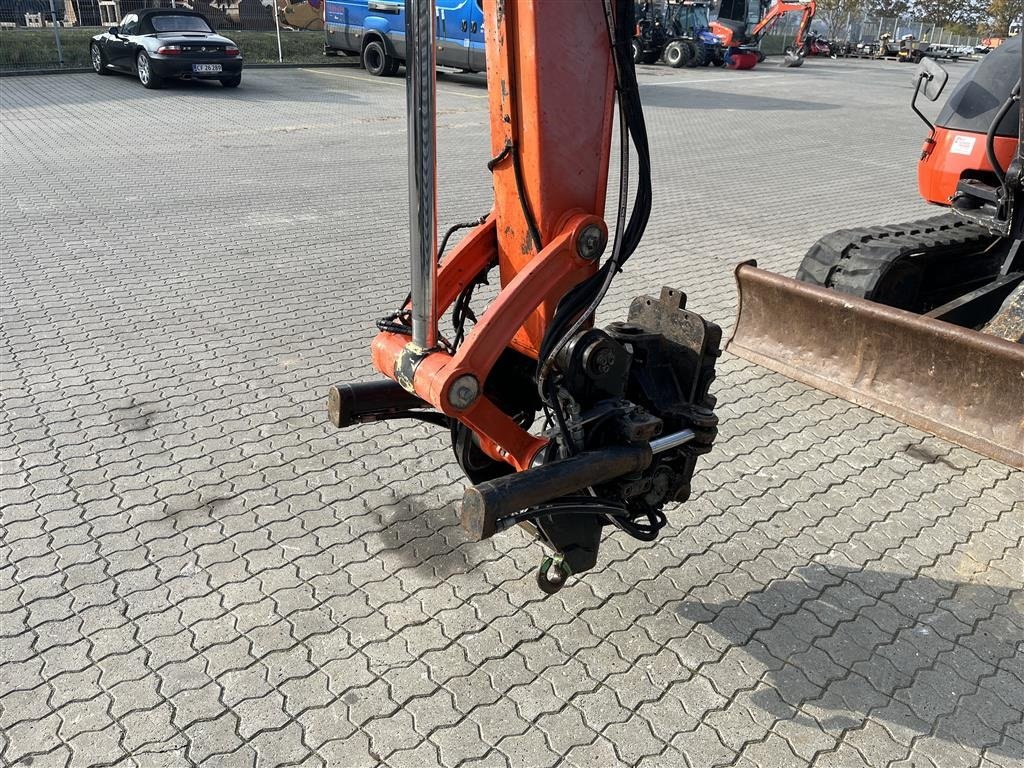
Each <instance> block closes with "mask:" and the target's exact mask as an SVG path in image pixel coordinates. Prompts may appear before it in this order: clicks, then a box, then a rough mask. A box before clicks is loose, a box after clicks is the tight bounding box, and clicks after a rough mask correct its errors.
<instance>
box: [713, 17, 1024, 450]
mask: <svg viewBox="0 0 1024 768" xmlns="http://www.w3.org/2000/svg"><path fill="white" fill-rule="evenodd" d="M1022 78H1024V50H1022V47H1021V39H1020V38H1019V37H1017V38H1014V39H1012V40H1010V41H1009V42H1007V43H1005V44H1004V45H1002V46H1000V47H999V48H997V49H996V50H995V51H993V52H992V53H989V54H988V55H987V56H985V58H984V59H982V60H981V61H980V62H979V63H977V64H975V65H974V67H973V68H972V69H971V70H970V71H968V72H967V73H965V75H964V76H963V78H962V79H961V80H960V82H959V83H958V84H957V86H956V88H955V89H954V90H953V92H952V93H951V94H950V97H949V99H948V100H947V102H946V104H945V106H944V107H943V109H942V110H941V111H940V112H939V115H938V117H937V118H936V120H935V123H934V124H933V123H932V122H931V121H930V120H928V118H927V117H926V116H925V115H924V114H923V113H922V112H921V111H920V110H919V109H918V108H917V98H918V96H919V95H921V94H922V93H923V94H924V96H925V97H926V98H928V99H931V100H932V101H934V100H936V99H938V97H939V95H940V94H941V92H942V90H943V87H944V86H945V84H946V81H947V74H946V72H945V71H943V69H942V67H941V66H940V65H939V64H937V63H936V62H935V61H933V60H932V59H928V58H925V59H923V60H922V61H921V64H920V66H919V68H918V71H917V73H916V74H915V78H914V98H913V100H912V102H911V106H912V108H913V109H914V111H915V112H917V114H918V116H920V117H921V119H922V120H924V121H925V122H926V123H927V124H928V127H929V132H928V135H927V136H926V138H925V142H924V146H923V148H922V151H921V155H920V158H919V160H918V188H919V190H920V193H921V196H922V197H923V198H924V199H925V200H927V201H928V202H930V203H934V204H936V205H940V206H943V207H944V208H946V212H945V213H943V214H941V215H939V216H933V217H931V218H927V219H921V220H918V221H910V222H900V223H896V224H885V225H881V226H871V227H859V228H856V229H842V230H839V231H836V232H832V233H831V234H828V235H825V236H824V237H822V238H821V239H819V240H818V242H816V243H814V244H813V245H812V246H811V248H810V250H808V251H807V254H806V255H805V256H804V259H803V262H802V263H801V265H800V268H799V270H798V271H797V273H796V278H797V279H796V280H792V279H790V278H787V277H783V276H782V275H774V274H772V273H770V272H765V271H763V270H759V269H756V268H755V267H754V266H751V265H749V264H746V265H741V266H740V267H739V268H738V269H737V271H736V279H737V284H738V286H739V293H740V313H739V318H738V319H737V321H736V328H735V331H734V334H733V338H732V340H731V341H730V343H729V350H730V351H731V352H733V353H735V354H737V355H739V356H740V357H744V358H746V359H748V360H751V361H753V362H756V363H759V364H761V365H764V366H766V367H768V368H772V369H774V370H776V371H779V372H780V373H784V374H786V375H787V376H791V377H792V378H795V379H797V380H799V381H803V382H806V383H808V384H811V385H813V386H815V387H819V388H821V389H824V390H826V391H828V392H831V393H833V394H836V395H839V396H840V397H845V398H846V399H848V400H851V401H852V402H855V403H858V404H860V405H864V406H866V407H868V408H872V409H874V410H876V411H879V412H881V413H884V414H887V415H889V416H892V417H894V418H897V419H899V420H901V421H905V422H907V423H908V424H911V425H912V426H915V427H919V428H921V429H926V430H929V431H931V432H934V433H935V434H937V435H940V436H942V437H945V438H947V439H949V440H952V441H954V442H957V443H960V444H961V445H964V446H966V447H968V448H971V449H972V450H974V451H977V452H978V453H983V454H986V455H988V456H991V457H993V458H995V459H998V460H999V461H1002V462H1004V463H1006V464H1010V465H1012V466H1016V467H1019V468H1022V469H1024V141H1022V137H1024V130H1022V125H1024V110H1021V108H1020V100H1021V80H1022Z"/></svg>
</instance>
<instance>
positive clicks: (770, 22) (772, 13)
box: [750, 0, 817, 49]
mask: <svg viewBox="0 0 1024 768" xmlns="http://www.w3.org/2000/svg"><path fill="white" fill-rule="evenodd" d="M816 12H817V6H816V5H815V3H814V0H808V1H807V2H801V3H795V2H788V1H787V0H780V1H779V2H777V3H775V4H774V5H773V6H772V7H771V8H769V9H768V13H766V14H765V15H764V18H762V19H761V21H759V22H758V23H757V25H756V26H755V27H754V28H753V29H752V30H751V31H750V36H751V37H752V38H754V39H758V38H760V37H761V36H762V35H766V34H768V32H770V31H771V29H772V28H773V27H774V26H775V25H776V24H778V23H779V19H781V18H782V17H783V16H785V15H786V14H787V13H800V14H802V16H801V18H800V26H799V27H797V31H796V37H795V38H794V39H793V47H794V48H795V49H801V48H803V45H804V38H805V37H807V32H808V30H810V28H811V20H812V19H814V14H815V13H816Z"/></svg>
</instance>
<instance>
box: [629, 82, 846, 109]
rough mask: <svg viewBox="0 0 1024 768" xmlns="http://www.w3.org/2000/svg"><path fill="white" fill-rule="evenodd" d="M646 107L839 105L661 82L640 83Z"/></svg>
mask: <svg viewBox="0 0 1024 768" xmlns="http://www.w3.org/2000/svg"><path fill="white" fill-rule="evenodd" d="M640 93H641V94H642V96H641V98H642V101H643V104H644V107H645V108H646V107H667V108H670V109H704V110H712V109H734V110H743V111H749V112H759V111H762V110H768V111H775V112H817V111H821V110H828V109H838V108H839V107H838V105H836V104H829V103H827V102H822V101H813V100H802V99H776V98H774V97H771V96H758V95H756V94H753V93H724V92H720V91H714V90H709V89H703V88H688V87H686V86H685V85H682V84H681V85H679V86H674V85H673V86H669V85H668V84H665V85H662V84H659V83H647V84H641V85H640Z"/></svg>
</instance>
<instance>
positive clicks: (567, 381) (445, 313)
mask: <svg viewBox="0 0 1024 768" xmlns="http://www.w3.org/2000/svg"><path fill="white" fill-rule="evenodd" d="M405 13H406V33H407V38H406V39H407V43H408V48H407V56H406V64H407V70H408V71H407V79H406V88H407V101H408V120H409V126H408V127H409V130H408V138H409V216H410V228H409V229H410V252H411V265H412V269H411V273H412V274H411V278H412V279H411V283H412V290H411V292H410V294H409V296H408V297H407V298H405V299H404V300H403V301H401V302H400V303H399V304H398V306H397V309H396V310H395V311H394V312H392V313H391V314H389V315H387V316H386V317H384V318H382V319H381V320H380V321H379V323H378V329H379V332H378V333H377V335H376V337H375V338H374V340H373V343H372V358H373V364H374V366H375V367H376V368H377V370H378V371H379V372H380V373H381V374H383V376H384V378H383V379H382V380H378V381H368V382H360V383H342V384H337V385H335V386H333V387H332V388H331V389H330V393H329V399H328V411H329V415H330V418H331V420H332V421H333V423H334V424H335V425H336V426H338V427H350V426H352V425H356V424H359V423H361V422H372V421H379V420H385V419H402V418H411V419H419V420H420V421H423V422H426V423H428V424H432V425H436V426H437V427H440V428H441V429H444V430H445V431H447V432H448V433H449V434H450V436H451V444H452V448H453V450H454V453H455V458H456V460H457V462H458V463H459V465H460V466H461V468H462V469H463V471H464V472H465V474H466V476H467V478H468V479H469V481H470V482H471V483H472V485H471V486H469V487H468V488H467V489H466V491H465V494H464V497H463V501H462V507H461V518H462V524H463V526H464V528H465V529H466V530H467V531H468V532H469V534H470V536H471V537H473V538H475V539H484V538H487V537H490V536H493V535H494V534H496V533H499V532H501V531H504V530H506V529H508V528H510V527H512V526H515V525H519V526H522V527H523V528H525V529H527V530H528V531H529V532H530V533H531V534H532V535H533V536H534V537H536V538H537V539H538V540H539V541H540V542H542V543H543V544H544V545H546V546H547V547H548V549H549V550H550V553H549V554H548V556H546V557H545V558H544V559H543V560H542V562H541V566H540V568H539V570H538V574H537V583H538V585H539V586H540V588H541V589H542V590H544V591H545V592H548V593H551V592H555V591H557V590H558V589H560V588H561V587H562V586H563V585H564V584H565V583H566V580H567V579H568V577H569V576H570V575H571V574H578V573H582V572H583V571H586V570H587V569H589V568H591V567H593V566H594V564H595V563H596V562H597V557H598V549H599V546H600V543H601V539H602V536H603V534H604V532H605V530H606V529H614V530H618V531H621V532H623V533H625V534H628V535H630V536H633V537H636V538H638V539H641V540H644V541H651V540H653V539H655V538H656V537H657V536H658V534H659V531H660V530H661V529H662V528H663V527H664V526H665V524H666V522H667V518H666V514H665V511H664V509H665V507H666V505H669V504H673V503H676V502H682V501H685V500H686V499H687V498H688V497H689V495H690V482H691V478H692V477H693V473H694V471H695V469H696V466H697V461H698V458H699V457H700V455H701V454H704V453H706V452H708V451H709V450H710V449H711V446H712V443H713V441H714V439H715V436H716V434H717V418H716V416H715V413H714V406H715V399H714V396H713V395H711V394H710V393H709V388H710V386H711V383H712V380H713V379H714V366H715V361H716V358H717V357H718V355H719V345H720V342H721V330H720V328H719V327H718V326H717V325H715V324H714V323H711V322H709V321H707V320H705V319H703V318H702V317H701V316H699V315H697V314H695V313H694V312H691V311H689V310H688V309H686V296H685V294H683V293H682V292H681V291H678V290H673V289H671V288H663V289H662V291H661V294H660V296H659V297H657V298H648V297H645V296H640V297H638V298H637V299H636V300H634V301H633V303H632V306H631V308H630V310H629V316H628V318H627V319H626V320H625V322H618V323H613V324H611V325H610V326H608V327H607V328H603V329H602V328H596V327H594V325H593V318H594V313H595V310H596V309H597V307H598V305H599V304H600V303H601V301H602V299H603V298H604V296H605V294H606V293H607V291H608V288H609V286H610V285H611V282H612V280H613V279H614V277H615V276H616V274H618V273H619V272H620V271H621V270H622V269H623V268H624V267H625V266H626V263H627V261H628V260H629V258H630V256H631V255H632V254H633V253H634V252H635V251H636V249H637V246H638V245H639V244H640V238H641V236H642V235H643V233H644V229H645V227H646V225H647V220H648V218H649V216H650V211H651V159H650V151H649V148H648V143H647V131H646V127H645V124H644V115H643V110H642V109H641V105H640V94H639V90H638V87H637V80H636V71H635V69H634V64H633V55H632V53H633V52H632V38H633V31H634V28H635V23H636V22H635V20H634V1H633V0H576V2H553V1H552V0H484V13H485V24H484V28H485V30H486V55H487V88H488V98H489V106H490V133H491V148H492V152H493V157H492V159H491V160H490V162H489V163H488V164H487V167H488V168H489V170H490V171H491V173H492V175H493V180H494V202H493V205H491V206H490V210H489V212H488V213H487V214H485V215H484V216H483V217H482V219H481V220H480V221H479V222H477V223H475V224H472V225H469V232H468V234H466V235H465V237H463V238H462V240H461V241H460V242H459V243H458V244H457V245H455V246H454V247H453V248H452V249H451V250H450V251H449V250H447V249H446V244H447V243H448V240H449V238H450V236H451V234H452V232H453V231H454V229H455V228H453V229H451V230H449V231H448V234H447V235H445V237H444V238H443V239H442V240H441V245H440V248H439V247H438V245H437V234H436V232H437V225H436V215H435V211H436V194H435V192H436V190H435V114H436V108H435V97H434V94H435V85H434V63H435V62H434V58H435V46H434V45H433V44H432V42H433V40H434V30H433V24H434V19H435V14H434V11H433V3H432V2H430V1H429V0H406V3H405ZM616 107H617V109H616ZM616 125H617V127H618V137H619V141H618V145H619V147H620V155H619V158H618V165H619V169H618V170H619V173H618V194H617V201H616V202H615V205H614V208H613V219H614V229H613V230H612V231H613V232H614V236H613V237H611V238H610V235H609V230H610V229H611V228H610V227H609V222H608V221H606V220H605V217H604V212H605V196H606V186H607V182H608V168H609V161H610V157H611V146H612V142H611V139H612V133H613V129H614V128H615V127H616ZM633 158H635V161H636V168H631V167H630V166H631V161H632V159H633ZM632 177H635V178H636V179H637V180H638V181H637V188H636V191H635V193H634V194H633V195H632V196H631V195H630V190H629V184H630V179H631V178H632ZM631 197H632V205H630V199H631ZM494 276H496V277H497V279H498V281H499V282H500V286H501V287H500V290H499V292H498V294H497V297H496V298H494V299H493V300H492V301H491V302H490V303H489V305H487V306H486V307H484V308H481V307H480V306H479V302H477V304H476V305H474V290H475V289H476V288H477V287H478V286H479V285H481V284H483V283H485V282H487V281H488V279H492V278H493V277H494ZM449 312H450V315H449ZM443 320H444V330H443V331H442V321H443Z"/></svg>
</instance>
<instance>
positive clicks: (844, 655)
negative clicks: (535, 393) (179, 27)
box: [0, 61, 1024, 768]
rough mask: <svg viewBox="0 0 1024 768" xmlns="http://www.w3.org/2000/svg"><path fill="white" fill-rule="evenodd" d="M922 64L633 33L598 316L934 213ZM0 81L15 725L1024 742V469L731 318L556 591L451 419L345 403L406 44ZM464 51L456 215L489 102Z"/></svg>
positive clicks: (1008, 751)
mask: <svg viewBox="0 0 1024 768" xmlns="http://www.w3.org/2000/svg"><path fill="white" fill-rule="evenodd" d="M963 69H964V68H963V67H962V66H961V67H958V68H956V70H955V71H956V73H957V74H959V73H961V72H962V71H963ZM908 73H909V70H908V69H906V68H903V67H900V66H897V65H895V64H888V65H885V64H872V63H855V62H848V63H844V62H830V61H825V62H819V61H813V62H810V63H808V64H807V66H806V67H805V68H803V69H802V70H800V71H784V70H781V69H778V68H773V67H764V68H762V69H760V70H758V71H756V72H753V73H745V74H741V73H730V72H720V71H717V70H715V71H699V72H694V71H673V70H668V69H661V68H657V67H650V68H645V72H644V73H643V77H642V79H643V82H644V86H643V94H644V99H645V101H646V102H647V105H648V109H647V114H648V119H649V125H650V130H651V136H652V145H653V148H654V151H655V154H656V157H657V173H656V179H655V191H656V203H655V212H654V216H653V219H652V224H651V227H650V230H649V236H648V237H647V239H646V241H645V245H644V247H643V252H642V254H641V255H639V256H637V257H636V258H635V259H634V262H635V263H631V268H630V270H629V272H627V273H626V274H625V275H623V276H622V279H621V280H620V281H619V283H618V284H617V286H616V288H615V290H614V291H613V295H612V296H611V298H610V300H609V301H608V302H607V304H606V306H605V308H604V319H606V320H612V319H615V318H617V317H620V316H621V315H622V314H623V312H624V310H625V307H626V306H627V303H628V301H629V299H630V298H631V297H632V295H634V294H636V293H639V292H656V291H657V290H658V288H659V286H660V285H662V284H663V283H669V284H672V285H675V286H678V287H681V288H684V289H685V290H687V291H689V292H690V293H691V297H692V304H693V305H694V306H695V307H696V308H697V309H698V310H699V311H703V312H705V313H707V314H708V315H710V316H711V317H713V318H715V319H718V320H720V321H721V322H722V323H723V324H725V325H729V324H730V323H731V318H732V315H733V312H734V297H733V289H732V286H731V278H730V265H731V264H732V263H734V262H735V261H737V260H739V259H743V258H750V257H757V258H758V259H760V260H761V262H762V264H765V265H767V266H769V267H771V268H774V269H779V270H785V271H787V272H788V271H791V270H792V269H794V267H795V265H796V263H797V261H798V260H799V257H800V254H801V253H802V251H803V250H804V249H806V247H807V246H808V244H809V243H810V242H812V241H813V240H814V239H815V238H816V237H817V236H818V235H819V234H820V233H822V232H823V231H824V230H827V229H829V228H830V227H838V226H845V225H861V224H867V223H873V222H874V223H878V222H886V221H893V220H898V219H901V218H906V217H915V216H918V215H921V214H925V213H927V209H926V208H925V206H923V205H922V204H921V203H919V202H918V201H917V200H916V195H915V182H914V162H915V158H916V155H917V151H918V149H919V147H920V141H921V138H922V134H923V131H922V127H921V126H920V125H919V124H918V123H917V122H916V120H915V119H914V118H913V116H912V115H911V114H910V112H909V109H908V108H907V104H906V103H907V100H908V98H909V90H908V81H909V74H908ZM0 86H2V94H3V95H2V98H3V127H2V131H3V139H4V142H3V150H2V169H0V170H2V174H3V183H4V194H3V195H2V197H0V213H2V216H3V221H4V226H3V230H2V238H3V240H2V245H3V286H2V290H3V294H2V295H3V297H4V300H3V304H4V307H3V332H2V339H3V345H4V349H3V354H2V369H0V370H2V375H3V419H2V428H0V441H2V442H0V458H2V461H3V486H2V492H3V526H2V544H0V635H2V638H0V707H2V711H0V734H2V735H0V763H3V764H5V765H18V766H29V765H32V766H33V767H34V768H42V767H43V766H61V765H75V766H78V765H112V764H116V765H118V766H128V765H139V766H143V767H144V768H148V767H149V766H188V765H197V764H200V765H207V766H235V765H245V766H248V765H253V764H256V765H259V766H269V765H285V764H287V765H297V764H301V765H305V766H315V765H324V764H326V765H330V766H345V767H347V766H373V765H387V766H392V767H393V768H404V767H405V766H416V767H419V766H431V765H435V764H438V765H443V766H456V765H459V766H467V767H468V766H475V765H494V766H504V765H507V766H509V767H510V768H524V767H527V766H549V765H556V764H561V765H567V766H580V767H581V768H590V767H592V766H613V765H645V766H657V765H667V766H685V765H689V766H693V767H694V768H696V767H703V766H717V765H738V766H746V767H747V768H749V767H750V766H755V765H756V766H763V767H764V768H775V767H779V766H790V765H807V764H813V765H815V766H822V767H824V766H864V765H868V766H883V765H890V764H891V765H897V766H906V767H909V766H915V767H922V766H939V767H940V768H953V767H956V766H970V765H1001V766H1010V765H1022V764H1024V723H1022V721H1024V714H1022V702H1024V654H1022V652H1021V651H1022V649H1021V647H1020V643H1021V637H1022V632H1024V615H1022V614H1024V593H1022V590H1021V584H1022V581H1021V579H1022V575H1024V573H1022V567H1024V566H1022V553H1021V543H1022V539H1024V525H1022V517H1021V514H1022V512H1024V510H1022V506H1024V503H1022V502H1024V499H1022V497H1024V483H1022V476H1021V474H1019V473H1013V472H1012V471H1011V470H1009V469H1008V468H1007V467H1005V466H1002V465H1000V464H997V463H995V462H992V461H989V460H986V459H983V458H981V457H979V456H977V455H975V454H972V453H970V452H969V451H966V450H963V449H961V448H958V447H955V446H952V445H950V444H948V443H945V442H943V441H941V440H938V439H936V438H933V437H930V436H928V435H926V434H923V433H921V432H917V431H915V430H912V429H908V428H906V427H904V426H901V425H900V424H897V423H895V422H893V421H890V420H888V419H885V418H882V417H880V416H877V415H875V414H873V413H871V412H869V411H866V410H863V409H860V408H857V407H854V406H851V405H849V404H847V403H845V402H843V401H841V400H837V399H834V398H831V397H828V396H825V395H823V394H821V393H819V392H816V391H813V390H810V389H807V388H805V387H803V386H800V385H797V384H795V383H792V382H790V381H788V380H786V379H784V378H782V377H780V376H777V375H774V374H772V373H769V372H766V371H765V370H763V369H760V368H758V367H756V366H752V365H750V364H747V363H745V362H743V361H740V360H737V359H736V358H732V357H728V356H727V357H726V358H725V359H724V360H723V362H722V366H721V378H720V380H719V382H718V384H717V394H718V396H719V400H720V403H721V416H722V422H723V426H722V435H721V440H720V443H719V444H718V446H717V449H716V451H715V453H713V454H712V455H711V456H709V457H708V458H707V459H706V460H704V461H703V463H702V465H701V470H700V472H699V476H698V477H697V479H696V481H695V491H696V493H695V498H694V499H693V500H692V501H691V502H690V503H689V504H687V505H686V506H685V507H681V508H678V509H675V510H673V512H672V514H671V526H670V528H669V530H668V531H667V534H666V535H665V536H663V537H662V539H660V540H659V541H658V542H656V543H653V544H645V545H639V544H637V543H636V542H634V541H632V540H628V539H625V538H623V537H622V536H613V537H611V538H610V539H609V540H608V541H607V543H606V544H605V546H604V548H603V549H602V561H601V564H600V566H599V568H598V569H596V570H595V571H594V572H592V573H589V574H587V576H586V577H585V578H584V579H583V580H582V581H580V582H579V583H577V584H576V585H574V586H573V587H572V588H570V589H566V590H564V591H563V592H562V593H561V594H559V595H558V596H556V597H554V598H551V599H546V600H545V599H542V596H541V595H540V594H539V593H538V592H537V591H536V589H535V587H534V583H533V579H534V573H533V572H534V568H535V567H536V565H537V563H538V561H539V558H540V552H539V550H538V548H537V547H536V546H534V545H532V544H531V543H530V542H529V541H528V540H527V539H526V538H525V536H524V535H522V534H521V533H520V532H518V531H517V532H511V533H509V534H507V535H504V536H502V537H499V538H496V539H494V540H492V541H490V542H486V543H481V544H471V543H468V542H466V540H465V539H464V537H463V535H462V533H461V531H460V528H459V527H458V525H457V517H456V514H455V510H454V504H455V501H456V500H457V499H458V498H459V494H460V487H461V483H462V481H461V479H460V477H459V475H458V472H457V471H456V470H455V469H454V467H453V464H452V461H451V459H450V454H449V451H448V449H447V447H446V445H445V441H444V440H443V439H441V438H439V437H438V436H436V435H435V434H433V433H432V432H431V430H429V429H428V428H425V427H420V426H415V427H405V428H404V429H405V431H404V432H403V433H402V434H401V436H400V437H398V438H396V436H395V429H394V428H392V427H372V426H370V427H366V428H364V429H358V430H351V431H347V432H341V433H339V432H336V431H334V430H332V429H331V428H329V427H328V425H327V423H326V421H325V418H324V409H323V404H322V399H323V392H324V388H325V385H327V384H328V383H329V382H332V381H336V380H354V379H360V378H365V377H369V376H370V375H371V373H372V372H371V370H370V367H369V365H368V362H367V359H368V356H367V342H368V340H369V339H370V337H371V335H372V334H373V320H374V319H375V318H377V317H379V316H380V315H381V313H382V312H383V311H385V310H389V309H390V308H392V307H393V306H394V304H395V301H396V300H397V298H398V297H399V296H400V295H403V294H404V292H405V290H406V288H405V286H406V275H405V267H404V266H403V264H404V261H405V257H404V256H403V253H404V243H405V240H404V226H405V225H404V219H405V189H406V185H405V180H404V167H405V166H404V163H405V160H404V151H405V149H404V141H405V140H404V118H403V114H402V112H403V106H404V93H403V90H402V84H401V81H398V80H389V81H372V82H371V81H368V80H366V79H365V78H364V77H363V75H362V73H360V72H359V71H358V70H354V69H344V68H341V69H330V70H324V71H319V72H317V71H299V70H288V71H276V72H270V71H252V72H250V73H249V74H248V75H246V82H245V83H244V84H243V87H242V88H241V89H239V90H238V91H227V90H222V89H220V88H219V87H218V86H209V87H206V86H203V85H182V86H178V87H174V88H170V89H168V90H166V91H162V92H147V91H143V90H142V89H141V88H140V87H139V86H138V85H137V84H136V83H134V82H132V81H130V80H129V79H127V78H121V77H109V78H103V79H100V78H97V77H94V76H92V75H77V76H60V77H41V78H16V79H6V80H3V81H2V83H0ZM439 90H440V106H441V117H440V131H439V155H440V162H441V164H442V172H443V175H442V178H441V191H442V205H441V218H442V221H443V222H450V221H454V220H463V219H466V218H473V217H475V216H477V215H479V214H480V213H482V212H484V211H486V210H487V209H488V205H489V200H490V191H489V178H488V174H487V172H486V170H485V169H484V163H485V161H486V160H487V146H486V134H485V127H484V125H485V122H484V121H485V112H484V110H485V105H486V102H485V101H484V91H483V89H482V87H481V84H480V81H479V79H475V78H458V77H446V78H445V79H444V80H443V82H442V83H441V84H440V86H439Z"/></svg>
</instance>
